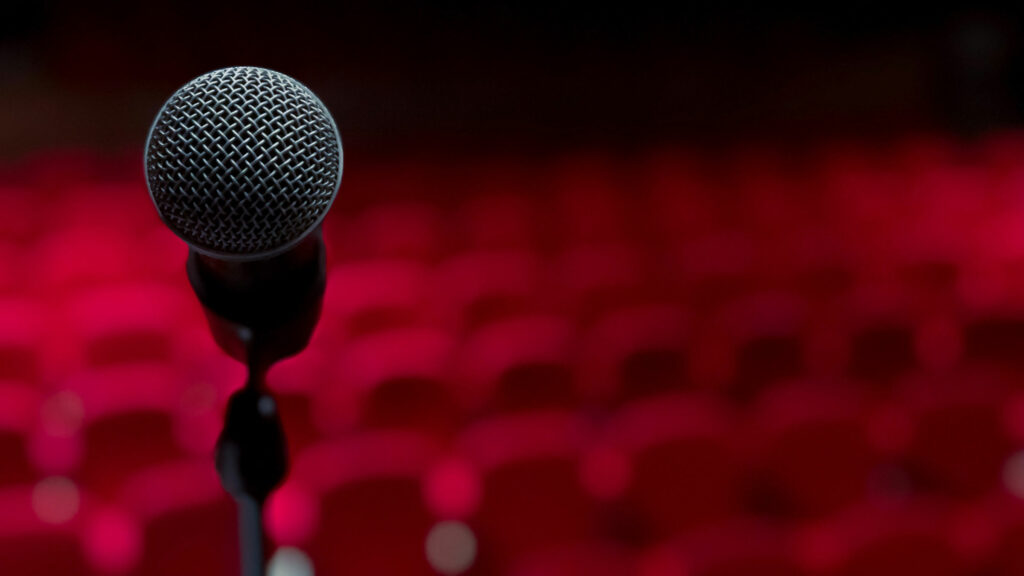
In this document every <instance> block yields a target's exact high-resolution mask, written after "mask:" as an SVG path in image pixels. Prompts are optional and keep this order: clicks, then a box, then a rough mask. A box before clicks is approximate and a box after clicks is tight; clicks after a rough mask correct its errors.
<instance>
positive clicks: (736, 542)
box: [644, 519, 810, 576]
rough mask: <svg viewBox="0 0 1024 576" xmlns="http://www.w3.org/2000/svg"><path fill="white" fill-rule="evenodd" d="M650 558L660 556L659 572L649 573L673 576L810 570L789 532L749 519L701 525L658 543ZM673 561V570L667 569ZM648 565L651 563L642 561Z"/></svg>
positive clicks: (794, 574) (796, 574) (790, 575)
mask: <svg viewBox="0 0 1024 576" xmlns="http://www.w3.org/2000/svg"><path fill="white" fill-rule="evenodd" d="M660 548H662V551H655V552H654V554H652V555H651V556H649V557H651V558H654V557H656V556H655V555H660V556H661V557H662V558H668V559H666V560H662V561H661V562H660V563H659V564H661V565H663V566H664V567H665V569H664V570H663V571H661V572H656V571H654V570H651V571H650V572H651V573H652V575H660V574H664V576H674V575H676V574H686V575H688V576H748V575H751V574H757V575H759V576H805V575H807V574H810V572H809V571H808V570H807V569H806V568H805V567H804V566H803V565H802V564H801V559H800V557H799V554H798V547H797V542H796V540H795V538H794V537H793V535H792V534H791V532H790V531H789V530H788V529H786V528H784V527H780V526H774V525H772V524H768V523H763V522H759V521H756V520H749V519H736V520H730V521H727V522H725V523H717V524H712V525H709V526H707V527H705V528H702V529H701V530H699V531H698V532H695V533H693V534H691V535H689V536H685V537H680V538H676V539H673V540H670V541H669V542H668V543H664V544H662V545H661V546H660ZM672 563H674V564H676V566H677V569H676V570H675V571H671V570H668V569H667V568H668V566H669V565H670V564H672ZM644 564H645V565H647V566H651V565H652V562H651V561H648V562H645V563H644Z"/></svg>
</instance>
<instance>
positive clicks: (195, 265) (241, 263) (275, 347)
mask: <svg viewBox="0 0 1024 576" xmlns="http://www.w3.org/2000/svg"><path fill="white" fill-rule="evenodd" d="M186 268H187V271H188V279H189V283H190V284H191V285H192V290H193V292H195V295H196V297H197V298H198V299H199V302H200V304H202V306H203V312H204V314H205V316H206V321H207V324H208V325H209V327H210V332H211V334H212V335H213V339H214V341H215V342H217V345H218V346H219V347H220V348H221V349H222V350H223V351H224V352H225V353H226V354H227V355H229V356H231V357H232V358H234V359H235V360H238V361H239V362H242V363H243V364H245V365H246V366H248V367H249V369H250V370H252V371H254V372H258V373H265V372H266V371H267V370H268V369H269V368H270V366H271V365H273V364H274V363H275V362H277V361H279V360H282V359H284V358H287V357H289V356H294V355H296V354H298V353H299V352H301V351H302V350H304V349H305V348H306V346H307V345H308V344H309V340H310V338H311V337H312V335H313V331H314V330H315V329H316V325H317V322H318V321H319V320H320V310H321V308H322V304H323V297H324V290H325V288H326V286H327V273H326V269H327V265H326V250H325V248H324V241H323V234H322V233H321V230H320V228H319V227H318V228H317V229H316V230H314V231H313V232H312V233H311V234H309V235H308V236H306V237H305V238H303V239H302V240H301V241H300V242H299V243H298V244H297V245H295V246H294V247H292V248H291V249H289V250H288V251H286V252H284V253H281V254H278V255H276V256H271V257H269V258H266V259H263V260H222V259H218V258H215V257H212V256H208V255H206V254H203V253H201V252H198V251H196V250H194V249H191V250H189V255H188V262H187V265H186Z"/></svg>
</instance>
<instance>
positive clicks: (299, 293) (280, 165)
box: [145, 67, 342, 576]
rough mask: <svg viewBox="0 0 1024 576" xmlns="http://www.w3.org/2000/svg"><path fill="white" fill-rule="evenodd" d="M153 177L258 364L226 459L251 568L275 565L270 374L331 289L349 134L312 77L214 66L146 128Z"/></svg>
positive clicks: (158, 200) (170, 222)
mask: <svg viewBox="0 0 1024 576" xmlns="http://www.w3.org/2000/svg"><path fill="white" fill-rule="evenodd" d="M145 171H146V185H147V187H148V188H149V194H150V197H151V198H152V200H153V203H154V204H155V205H156V209H157V212H159V213H160V218H161V219H162V220H163V221H164V223H165V224H166V225H167V226H168V227H169V228H170V229H171V231H172V232H174V233H175V234H177V235H178V236H179V237H180V238H181V239H182V240H184V241H185V242H186V243H188V245H189V255H188V261H187V265H186V269H187V271H188V278H189V283H190V284H191V285H192V290H193V291H194V292H195V294H196V297H197V298H198V299H199V302H200V303H201V304H202V305H203V310H204V312H205V315H206V320H207V324H209V326H210V330H211V332H212V334H213V337H214V340H216V342H217V344H218V345H219V346H220V348H221V349H222V350H224V352H226V353H227V354H228V355H230V356H231V357H232V358H234V359H236V360H238V361H240V362H243V363H245V364H246V366H247V367H248V369H249V380H248V382H246V385H245V386H244V387H243V388H242V389H240V390H238V391H236V392H235V393H234V394H232V396H231V399H230V400H229V402H228V407H227V413H226V414H225V422H224V429H223V431H222V432H221V434H220V437H219V439H218V441H217V450H216V457H215V458H216V465H217V471H218V473H219V474H220V477H221V483H222V484H223V486H224V488H225V489H226V490H227V491H228V492H230V493H231V494H232V495H233V496H234V497H235V500H236V501H237V502H238V510H239V527H240V532H239V536H240V540H241V546H240V551H241V559H242V571H243V574H245V575H246V576H264V574H265V572H266V562H265V560H266V559H265V555H264V540H265V538H264V535H263V526H262V515H263V506H264V503H265V502H266V499H267V497H268V496H269V495H270V493H271V492H272V491H273V490H274V489H276V487H277V486H278V485H280V483H281V482H282V481H283V480H284V478H285V476H286V475H287V472H288V454H287V446H286V442H285V438H284V430H283V427H282V424H281V418H280V415H279V413H278V411H277V406H276V403H275V401H274V398H273V396H272V395H271V394H270V393H269V391H268V390H266V387H265V375H266V372H267V370H268V369H269V368H270V366H271V365H273V364H274V362H277V361H278V360H280V359H282V358H286V357H288V356H292V355H295V354H297V353H299V352H301V351H302V350H303V349H304V348H305V347H306V345H307V344H308V343H309V339H310V337H312V335H313V330H314V329H315V328H316V324H317V321H318V320H319V319H320V309H321V305H322V303H323V296H324V289H325V288H326V282H327V281H326V277H327V275H326V257H325V249H324V241H323V234H322V232H321V223H322V222H323V219H324V217H325V216H326V215H327V211H328V210H329V209H330V207H331V204H332V203H333V202H334V198H335V196H336V195H337V193H338V187H339V186H340V185H341V171H342V150H341V137H340V136H339V134H338V128H337V126H335V124H334V120H333V119H332V118H331V115H330V113H329V112H328V111H327V108H326V107H325V106H324V105H323V103H322V102H320V100H319V99H317V97H316V96H315V95H314V94H313V93H312V92H310V91H309V89H308V88H306V87H305V86H303V85H302V84H300V83H298V82H297V81H295V80H293V79H292V78H289V77H288V76H285V75H284V74H280V73H278V72H274V71H271V70H265V69H262V68H252V67H236V68H224V69H222V70H215V71H213V72H210V73H208V74H204V75H202V76H200V77H198V78H196V79H194V80H192V81H191V82H189V83H188V84H185V85H184V86H183V87H181V88H180V89H179V90H178V91H177V92H175V93H174V94H173V95H172V96H171V97H170V99H169V100H167V102H166V103H165V104H164V106H163V108H161V109H160V112H159V113H158V114H157V116H156V119H155V120H154V121H153V126H152V128H150V131H149V137H148V138H147V140H146V153H145Z"/></svg>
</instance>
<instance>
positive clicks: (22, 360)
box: [0, 298, 60, 383]
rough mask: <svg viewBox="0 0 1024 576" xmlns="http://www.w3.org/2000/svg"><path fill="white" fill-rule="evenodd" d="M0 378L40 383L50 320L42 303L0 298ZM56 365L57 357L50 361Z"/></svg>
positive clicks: (44, 364) (43, 368) (45, 369)
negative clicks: (0, 319)
mask: <svg viewBox="0 0 1024 576" xmlns="http://www.w3.org/2000/svg"><path fill="white" fill-rule="evenodd" d="M0 318H2V319H3V320H2V321H0V379H4V380H17V381H23V382H27V383H38V382H40V381H41V380H42V379H43V377H44V375H45V373H46V372H47V368H53V367H52V366H51V367H48V366H46V363H45V362H44V359H43V354H44V352H43V351H44V348H45V347H44V342H47V339H48V336H49V333H48V331H49V329H50V325H49V322H50V318H49V315H48V314H47V311H46V308H45V306H44V303H43V302H41V301H36V300H29V299H26V298H0ZM50 360H52V361H54V362H56V363H59V362H60V358H52V359H50Z"/></svg>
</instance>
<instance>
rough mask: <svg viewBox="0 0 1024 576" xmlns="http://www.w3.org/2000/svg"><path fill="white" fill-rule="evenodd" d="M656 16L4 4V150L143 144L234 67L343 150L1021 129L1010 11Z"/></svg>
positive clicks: (0, 47) (0, 72) (586, 11)
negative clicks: (327, 122) (190, 96)
mask: <svg viewBox="0 0 1024 576" xmlns="http://www.w3.org/2000/svg"><path fill="white" fill-rule="evenodd" d="M652 4H653V3H652ZM652 4H636V3H626V2H622V3H609V4H601V3H586V4H585V3H579V2H549V3H544V4H539V3H519V2H481V3H470V2H453V1H442V2H431V3H423V4H415V3H411V2H402V1H397V0H384V1H371V0H357V1H355V2H339V3H323V4H319V3H313V2H306V1H299V2H274V3H266V2H242V1H230V2H209V1H196V0H185V1H180V2H114V3H106V4H104V5H102V6H98V5H96V4H94V3H90V2H74V1H57V2H47V3H39V2H33V1H28V0H14V1H13V2H11V1H8V2H5V3H4V8H3V13H2V14H0V95H2V98H3V100H2V103H3V106H0V153H2V154H4V155H11V154H18V153H20V152H23V151H26V150H35V149H40V148H44V149H46V148H63V147H72V146H82V145H85V146H90V147H113V148H124V147H127V148H131V147H133V146H134V147H139V146H141V141H142V140H143V138H144V135H145V131H146V128H147V127H148V124H149V122H150V121H151V119H152V117H153V115H154V114H155V112H156V110H157V109H158V108H159V105H160V104H161V102H162V101H163V100H164V99H165V98H166V97H167V96H168V95H169V94H170V93H171V92H172V91H173V90H174V89H175V88H177V87H178V86H180V85H181V84H183V83H185V82H186V81H188V80H189V79H191V78H193V77H195V76H197V75H199V74H201V73H203V72H206V71H208V70H211V69H214V68H217V67H222V66H229V65H258V66H265V67H269V68H274V69H277V70H279V71H282V72H285V73H287V74H289V75H292V76H294V77H296V78H297V79H299V80H300V81H302V82H304V83H306V84H307V85H309V86H310V87H311V88H313V90H314V91H315V92H317V93H318V94H319V95H321V97H322V99H324V100H325V102H326V103H327V104H328V106H329V107H330V108H331V110H332V111H333V113H334V115H335V117H336V118H337V120H338V123H339V125H340V128H341V130H342V134H343V137H344V139H345V142H346V150H347V152H349V153H352V152H357V153H358V152H360V151H386V152H393V151H406V150H408V151H413V152H415V151H416V150H419V149H424V148H430V149H436V148H437V147H446V148H447V147H451V148H455V149H474V150H479V149H481V148H483V149H503V148H514V149H526V150H536V149H539V148H544V147H563V146H576V145H581V144H582V145H588V146H590V145H596V146H602V147H609V146H610V147H629V146H634V145H643V144H646V143H649V142H652V141H663V140H676V139H685V140H690V141H708V140H723V139H724V140H734V139H736V138H758V139H771V140H778V139H803V138H808V137H812V138H816V137H820V136H829V137H835V136H846V137H858V136H869V137H874V136H879V135H881V136H885V135H889V134H899V133H906V132H908V131H931V130H936V131H948V130H955V131H958V132H960V133H964V134H975V133H977V132H979V131H982V130H987V129H990V128H993V127H1002V126H1007V125H1013V124H1016V123H1017V122H1019V120H1020V119H1021V116H1022V102H1024V98H1022V92H1024V88H1022V79H1024V52H1022V45H1021V44H1022V43H1021V41H1020V40H1021V39H1020V30H1021V27H1020V20H1021V18H1020V14H1019V13H1008V12H1007V11H1006V10H998V11H997V10H986V9H983V8H978V7H972V8H935V7H932V8H927V9H921V8H911V7H909V6H898V5H892V4H884V5H876V6H867V7H865V6H864V5H863V4H861V3H822V4H826V5H823V6H819V7H817V8H811V9H804V10H795V9H787V8H780V7H778V6H772V7H764V6H761V5H760V3H751V4H755V6H740V7H737V6H736V5H734V4H733V5H730V6H725V5H724V4H728V3H708V5H700V4H698V5H693V4H691V3H678V4H677V5H675V6H672V7H668V8H663V7H655V6H653V5H652ZM1018 12H1019V11H1018Z"/></svg>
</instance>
